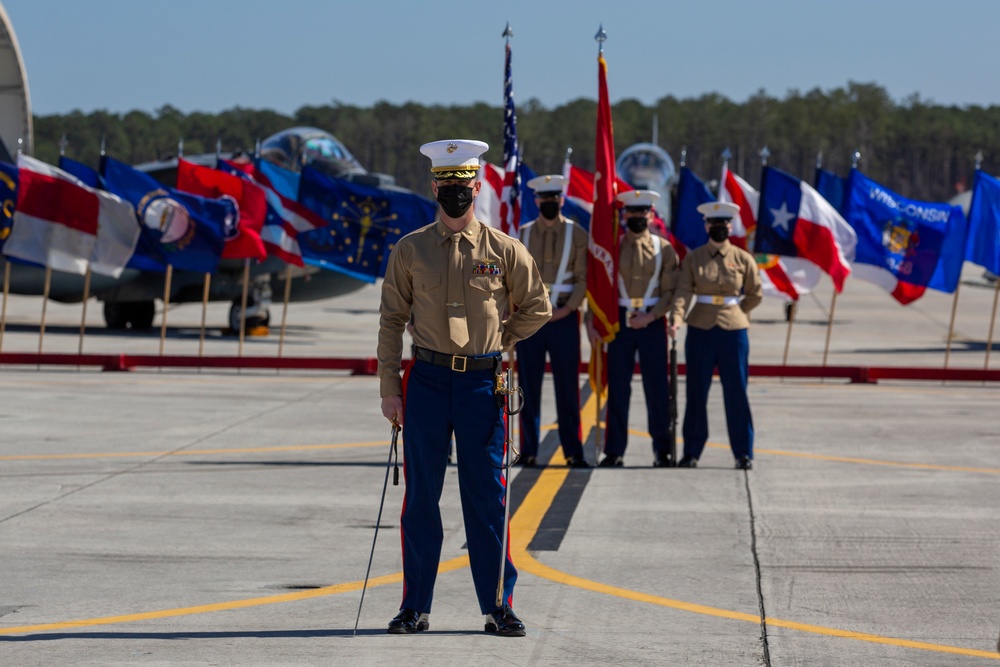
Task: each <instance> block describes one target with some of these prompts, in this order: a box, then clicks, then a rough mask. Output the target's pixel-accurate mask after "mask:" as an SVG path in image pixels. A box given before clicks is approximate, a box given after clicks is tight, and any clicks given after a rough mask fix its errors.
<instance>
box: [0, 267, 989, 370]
mask: <svg viewBox="0 0 1000 667" xmlns="http://www.w3.org/2000/svg"><path fill="white" fill-rule="evenodd" d="M998 298H1000V279H998V280H997V281H996V282H995V283H994V284H993V312H992V313H990V334H989V336H987V339H986V363H984V364H983V370H984V371H988V370H989V369H990V350H992V349H993V325H994V324H995V323H996V319H997V299H998ZM5 299H6V297H5ZM5 303H6V301H5ZM2 342H3V325H2V324H0V343H2ZM985 383H986V380H983V384H985Z"/></svg>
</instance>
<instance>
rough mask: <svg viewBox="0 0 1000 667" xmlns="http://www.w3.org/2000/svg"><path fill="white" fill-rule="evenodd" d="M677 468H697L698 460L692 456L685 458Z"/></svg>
mask: <svg viewBox="0 0 1000 667" xmlns="http://www.w3.org/2000/svg"><path fill="white" fill-rule="evenodd" d="M677 467H678V468H697V467H698V459H696V458H694V457H693V456H685V457H684V458H682V459H681V460H680V462H679V463H678V464H677Z"/></svg>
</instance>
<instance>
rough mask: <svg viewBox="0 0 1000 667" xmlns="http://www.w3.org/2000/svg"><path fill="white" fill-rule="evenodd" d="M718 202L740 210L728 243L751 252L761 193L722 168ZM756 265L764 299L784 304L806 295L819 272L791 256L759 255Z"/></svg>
mask: <svg viewBox="0 0 1000 667" xmlns="http://www.w3.org/2000/svg"><path fill="white" fill-rule="evenodd" d="M719 201H723V202H731V203H733V204H737V205H739V207H740V215H739V217H738V218H736V219H734V220H733V235H732V238H731V241H732V242H733V244H734V245H736V246H738V247H740V248H743V249H744V250H747V251H750V252H753V250H752V248H753V239H754V235H755V234H756V233H757V206H758V204H759V202H760V193H759V192H757V190H755V189H754V188H753V187H752V186H751V185H750V184H749V183H747V182H746V181H745V180H743V179H742V178H740V177H739V176H737V175H736V174H734V173H733V172H731V171H729V169H728V167H725V166H723V167H722V180H721V182H720V185H719ZM757 266H758V267H760V281H761V283H762V284H763V287H764V296H773V297H778V298H779V299H784V300H786V301H798V299H799V296H800V295H802V294H808V293H809V292H810V291H812V289H813V288H814V287H816V284H817V283H818V282H819V278H820V276H821V275H822V273H821V272H820V270H819V267H817V266H816V265H815V264H813V263H812V262H809V261H806V260H801V259H795V258H793V257H784V258H783V257H778V256H776V255H758V256H757Z"/></svg>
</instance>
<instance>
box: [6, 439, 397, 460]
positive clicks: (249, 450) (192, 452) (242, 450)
mask: <svg viewBox="0 0 1000 667" xmlns="http://www.w3.org/2000/svg"><path fill="white" fill-rule="evenodd" d="M388 444H389V441H388V440H383V441H381V442H345V443H342V444H339V445H282V446H276V447H234V448H231V449H183V450H180V451H173V452H96V453H89V454H12V455H9V456H0V461H45V460H53V459H54V460H59V459H109V458H154V457H157V456H209V455H216V454H260V453H267V452H298V451H319V450H327V449H351V448H353V447H385V446H386V445H388Z"/></svg>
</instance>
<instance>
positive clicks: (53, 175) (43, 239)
mask: <svg viewBox="0 0 1000 667" xmlns="http://www.w3.org/2000/svg"><path fill="white" fill-rule="evenodd" d="M17 167H18V184H17V185H18V187H17V204H16V207H15V210H14V217H13V227H12V229H11V232H10V236H9V237H8V239H7V242H6V244H5V245H4V249H3V251H4V254H7V255H10V256H12V257H17V258H19V259H23V260H27V261H29V262H37V263H39V264H43V265H45V266H49V267H51V268H53V269H56V270H58V271H65V272H67V273H76V274H80V275H83V274H85V273H86V272H87V267H88V266H89V267H90V268H91V270H92V271H93V272H95V273H100V274H102V275H107V276H112V277H115V278H117V277H118V276H120V275H121V273H122V270H123V269H124V268H125V264H126V263H127V262H128V260H129V258H130V257H131V256H132V253H133V252H134V251H135V246H136V243H137V242H138V240H139V232H140V229H139V223H138V221H137V220H136V217H135V209H133V208H132V205H131V204H130V203H128V202H126V201H123V200H122V199H121V198H120V197H117V196H115V195H113V194H111V193H108V192H104V191H102V190H97V189H95V188H92V187H89V186H86V185H84V184H83V182H82V181H80V179H78V178H76V177H75V176H72V175H71V174H68V173H66V172H65V171H63V170H61V169H59V168H57V167H53V166H52V165H50V164H46V163H44V162H42V161H41V160H36V159H35V158H33V157H29V156H27V155H18V156H17Z"/></svg>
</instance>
